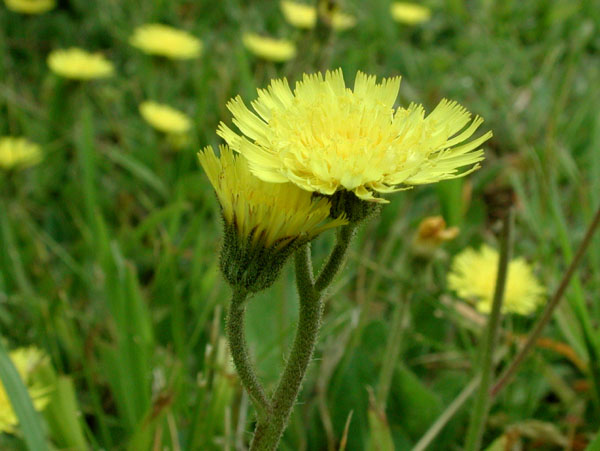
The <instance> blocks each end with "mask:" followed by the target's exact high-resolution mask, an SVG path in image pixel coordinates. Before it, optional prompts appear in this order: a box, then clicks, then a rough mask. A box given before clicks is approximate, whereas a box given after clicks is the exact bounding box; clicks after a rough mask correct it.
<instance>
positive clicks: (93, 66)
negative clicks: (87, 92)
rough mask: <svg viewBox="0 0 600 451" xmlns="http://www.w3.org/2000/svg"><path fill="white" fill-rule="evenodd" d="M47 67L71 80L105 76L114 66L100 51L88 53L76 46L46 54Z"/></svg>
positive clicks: (110, 73)
mask: <svg viewBox="0 0 600 451" xmlns="http://www.w3.org/2000/svg"><path fill="white" fill-rule="evenodd" d="M48 67H50V69H51V70H52V72H54V73H56V74H58V75H60V76H61V77H65V78H71V79H73V80H92V79H95V78H106V77H110V76H112V75H113V74H114V71H115V68H114V66H113V65H112V63H111V62H110V61H108V60H107V59H106V58H105V57H104V56H103V55H102V54H100V53H89V52H86V51H85V50H82V49H80V48H77V47H71V48H69V49H61V50H54V51H53V52H51V53H50V55H48Z"/></svg>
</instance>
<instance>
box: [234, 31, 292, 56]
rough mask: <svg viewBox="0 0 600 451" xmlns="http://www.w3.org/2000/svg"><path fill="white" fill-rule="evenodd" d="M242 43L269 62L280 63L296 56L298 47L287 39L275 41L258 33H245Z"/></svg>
mask: <svg viewBox="0 0 600 451" xmlns="http://www.w3.org/2000/svg"><path fill="white" fill-rule="evenodd" d="M242 42H243V43H244V46H245V47H246V48H247V49H248V50H249V51H250V52H252V53H254V54H255V55H256V56H258V57H260V58H263V59H266V60H269V61H275V62H278V63H280V62H283V61H288V60H290V59H292V58H293V57H294V56H296V46H295V45H294V43H293V42H292V41H288V40H287V39H274V38H270V37H267V36H261V35H259V34H256V33H244V34H243V35H242Z"/></svg>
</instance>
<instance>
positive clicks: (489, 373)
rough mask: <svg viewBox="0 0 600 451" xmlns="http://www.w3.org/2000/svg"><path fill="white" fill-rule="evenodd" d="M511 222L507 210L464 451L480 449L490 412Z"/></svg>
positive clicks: (509, 251) (510, 210)
mask: <svg viewBox="0 0 600 451" xmlns="http://www.w3.org/2000/svg"><path fill="white" fill-rule="evenodd" d="M512 220H513V213H512V209H511V208H509V209H508V211H507V212H506V216H505V217H504V221H503V227H502V240H501V243H500V258H499V262H498V274H497V276H496V288H495V290H494V300H493V303H492V311H491V313H490V317H489V319H488V324H487V330H486V332H487V334H486V337H485V340H484V342H483V343H482V348H481V358H480V362H479V374H480V385H479V390H478V392H477V396H476V398H475V404H474V406H473V410H472V411H471V420H470V422H469V429H468V430H467V440H466V443H465V451H477V450H479V448H480V447H481V439H482V438H483V432H484V429H485V423H486V420H487V416H488V412H489V408H490V396H489V388H490V385H491V383H492V380H493V378H494V360H493V353H494V348H495V346H496V342H497V340H498V330H499V328H500V320H501V319H502V314H501V309H502V301H503V299H504V288H505V286H506V279H507V277H508V262H509V261H510V253H511V235H512Z"/></svg>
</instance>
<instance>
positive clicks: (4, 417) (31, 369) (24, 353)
mask: <svg viewBox="0 0 600 451" xmlns="http://www.w3.org/2000/svg"><path fill="white" fill-rule="evenodd" d="M10 358H11V360H12V362H13V364H14V365H15V368H16V369H17V372H18V373H19V376H21V379H22V380H23V383H24V384H25V387H27V391H28V392H29V396H30V397H31V401H32V402H33V406H34V408H35V410H37V411H40V410H43V409H44V408H45V407H46V405H47V404H48V402H49V401H50V392H51V390H52V388H51V387H48V386H44V385H41V384H40V383H38V382H35V381H34V378H33V377H32V375H33V373H35V371H36V370H37V369H38V368H40V366H41V365H45V364H47V363H48V362H49V360H48V356H46V355H45V354H44V353H42V351H40V350H39V349H36V348H19V349H16V350H14V351H12V352H11V353H10ZM18 424H19V420H18V419H17V415H16V414H15V412H14V410H13V407H12V404H11V402H10V399H9V397H8V393H6V390H4V386H3V385H2V382H0V433H2V432H9V433H11V432H14V430H15V427H16V426H17V425H18Z"/></svg>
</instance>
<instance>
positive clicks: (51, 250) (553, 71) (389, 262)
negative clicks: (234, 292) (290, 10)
mask: <svg viewBox="0 0 600 451" xmlns="http://www.w3.org/2000/svg"><path fill="white" fill-rule="evenodd" d="M427 4H428V5H429V6H430V7H431V8H432V11H433V16H432V19H431V20H430V21H429V22H427V23H425V24H423V25H420V26H416V27H412V26H407V25H401V24H397V23H394V22H393V21H392V19H391V17H390V15H389V2H388V1H387V0H373V1H370V2H366V1H364V2H359V1H358V0H355V1H348V2H346V3H345V4H344V10H347V11H348V12H350V13H351V14H353V15H355V16H356V17H357V19H358V23H357V25H356V27H355V28H353V29H350V30H348V31H344V32H339V33H336V34H335V36H334V37H333V40H332V42H331V48H330V49H328V51H329V52H330V57H329V60H328V61H327V64H326V66H327V68H337V67H342V68H343V70H344V72H345V73H346V74H354V73H355V72H356V70H363V71H365V72H367V73H371V74H377V75H378V76H379V77H381V76H393V75H402V77H403V81H402V85H401V88H400V100H401V103H402V104H403V105H407V104H408V103H410V102H419V103H423V104H424V105H425V106H426V107H427V108H428V109H431V108H432V107H433V106H434V105H435V104H437V102H438V101H439V100H440V99H441V98H442V97H447V98H450V99H453V100H457V101H458V102H460V103H461V104H463V105H464V106H465V107H467V108H468V109H469V110H470V111H472V112H474V113H476V114H478V115H481V116H482V117H484V118H485V119H486V122H485V124H484V126H485V127H486V128H485V129H486V130H487V129H490V130H493V131H494V137H493V138H492V140H490V141H489V142H488V143H487V144H486V145H485V146H484V147H485V149H486V159H485V160H484V162H483V165H482V169H480V170H479V171H476V172H475V173H473V174H472V175H470V176H468V177H467V178H466V179H464V180H460V181H452V182H444V183H442V184H439V185H437V186H422V187H417V188H415V189H412V190H408V191H403V192H400V193H397V194H395V195H393V196H390V200H391V204H390V205H388V206H386V207H385V208H384V209H383V210H382V213H381V215H380V216H379V217H377V218H375V219H374V220H372V221H371V222H369V223H368V224H366V225H365V226H363V227H362V228H361V229H360V230H359V232H358V237H357V239H356V240H355V241H354V243H353V247H352V250H351V254H350V258H349V261H348V264H347V267H346V269H345V271H343V273H342V274H341V276H340V277H338V278H337V279H336V281H335V283H334V285H333V286H332V288H331V289H330V291H329V294H328V298H327V304H326V311H325V318H324V324H323V328H322V331H321V335H320V338H319V343H318V345H317V353H316V356H315V359H314V362H313V363H312V366H311V367H310V369H309V373H308V376H307V379H306V381H305V383H304V388H303V391H302V393H301V395H300V399H299V402H298V404H297V405H296V408H295V410H294V413H293V414H292V418H291V421H290V426H289V427H288V430H287V431H286V433H285V436H284V438H283V441H282V444H281V449H286V450H297V449H307V450H319V449H328V450H332V449H339V446H340V442H341V441H345V443H346V445H345V446H346V449H348V450H363V449H372V450H376V449H379V450H387V449H391V448H390V447H391V446H392V445H391V442H393V446H395V448H396V449H399V450H402V449H411V448H412V447H413V446H414V445H415V444H416V443H417V442H418V441H419V439H420V438H421V437H422V436H423V434H425V433H426V431H427V430H428V428H429V427H430V426H431V425H432V424H433V423H434V422H435V420H436V419H437V418H438V417H439V416H440V415H442V414H443V413H444V411H445V409H446V408H447V407H448V406H449V405H450V404H451V402H452V401H453V400H454V399H455V398H456V397H457V396H458V395H459V393H460V392H461V390H463V389H464V388H465V387H466V386H467V385H468V384H469V383H470V382H471V381H472V379H473V377H474V374H475V370H476V362H477V352H478V351H477V348H478V344H479V342H480V340H481V337H482V336H483V319H484V318H485V317H483V316H481V315H480V314H478V313H477V312H476V311H475V310H473V309H466V308H465V306H466V305H467V304H463V303H461V302H460V301H458V300H456V298H455V295H454V294H453V293H451V292H450V291H449V290H448V289H447V287H446V282H445V277H446V273H447V272H448V268H449V265H450V256H452V255H454V254H456V253H457V252H459V251H460V250H461V249H463V248H464V247H466V246H478V245H479V244H480V243H481V242H484V241H485V242H490V243H492V244H494V245H496V246H497V229H495V228H494V227H493V225H492V224H493V222H494V221H493V220H491V219H490V218H492V219H493V217H494V205H495V204H494V199H497V198H498V193H502V190H503V189H505V188H506V187H510V188H512V189H513V190H514V192H515V197H516V204H515V207H516V208H515V209H516V222H515V227H514V251H513V253H514V255H518V256H523V257H525V258H526V259H527V260H528V261H530V262H532V263H533V264H534V267H535V270H536V274H537V275H538V277H539V279H540V280H541V281H542V282H543V283H544V285H545V286H546V287H548V292H549V293H551V292H552V291H553V290H554V289H555V288H556V286H557V284H558V282H559V280H560V278H561V276H562V274H563V273H564V271H565V268H566V267H567V265H568V263H569V261H570V260H571V259H572V257H573V255H574V252H575V250H576V248H577V246H578V244H579V242H580V241H581V239H582V237H583V234H584V232H585V230H586V227H587V225H588V223H589V222H590V220H591V218H592V216H593V214H594V211H595V209H596V208H597V207H598V193H600V158H599V157H598V156H599V152H600V116H599V115H598V104H599V102H600V64H598V63H599V61H600V58H599V55H600V39H599V34H598V27H599V24H600V8H598V7H597V6H598V5H597V2H594V1H591V0H590V1H583V0H582V1H578V2H575V1H570V0H557V1H554V2H515V1H506V2H501V3H495V2H489V1H479V2H462V1H460V0H447V1H446V2H444V1H441V0H439V1H434V0H432V1H431V2H427ZM148 22H163V23H169V24H171V25H173V26H176V27H179V28H184V29H186V30H187V31H189V32H191V33H192V34H194V35H195V36H197V37H199V38H200V39H202V41H203V43H204V52H203V54H202V56H201V57H200V58H198V59H193V60H189V61H168V60H163V59H158V58H155V57H151V56H148V55H145V54H143V53H141V52H139V51H138V50H137V49H135V48H133V47H131V46H130V45H129V44H128V42H127V41H128V38H129V36H130V34H131V33H132V30H133V29H134V28H135V27H136V26H138V25H141V24H143V23H148ZM241 31H257V32H268V33H269V34H271V35H273V36H278V37H286V38H291V39H294V40H296V41H297V42H298V43H299V45H305V46H306V48H307V49H308V50H307V52H306V54H310V51H311V47H310V43H312V42H315V40H314V37H313V36H312V34H311V33H310V32H308V33H307V32H301V31H298V30H294V29H293V28H292V27H291V26H289V25H288V24H286V23H285V22H284V20H283V17H282V15H281V12H280V10H279V5H278V2H270V1H269V2H258V1H254V2H241V1H235V0H226V1H223V2H186V1H183V0H175V1H169V2H167V1H154V2H152V1H135V2H116V1H109V0H102V1H98V2H87V1H84V0H70V1H64V2H63V1H61V2H59V6H58V8H57V9H55V10H53V11H51V12H49V13H46V14H44V15H40V16H23V15H18V14H16V13H13V12H10V11H8V10H7V9H6V8H4V6H2V8H1V9H0V135H15V136H21V135H22V136H27V137H28V138H29V139H31V140H33V141H35V142H37V143H39V144H40V145H41V146H42V148H43V151H44V159H43V161H42V162H41V163H40V164H38V165H37V166H35V167H32V168H29V169H27V170H23V171H14V172H13V171H10V172H9V171H4V172H0V331H1V334H2V340H3V342H4V346H5V347H7V348H10V349H13V348H16V347H20V346H26V345H35V346H37V347H39V348H41V349H43V350H44V351H45V352H47V353H48V355H49V356H50V357H51V361H52V365H53V367H54V368H55V370H56V373H57V374H58V375H60V377H64V376H68V378H67V379H61V380H62V381H63V382H62V383H61V384H62V385H60V386H61V387H62V388H61V390H63V391H64V393H67V394H66V395H64V397H63V396H61V397H60V399H61V400H63V402H71V403H72V404H73V405H72V406H71V407H70V408H65V409H64V410H63V411H62V412H63V413H62V414H63V415H64V422H69V424H72V425H73V426H72V427H70V428H64V427H63V428H61V427H60V424H61V421H60V415H61V409H58V411H57V409H51V410H52V411H51V412H45V414H44V417H45V418H46V420H45V424H46V426H45V428H46V429H45V430H46V434H47V435H48V437H49V439H50V441H51V442H52V443H53V445H54V446H55V447H56V448H58V449H77V447H78V446H79V447H81V446H84V447H85V446H89V447H91V448H94V449H101V448H103V449H132V450H138V449H139V450H144V449H161V448H162V449H174V450H175V449H190V450H196V449H198V450H200V449H206V450H210V449H243V447H244V445H245V444H247V443H248V441H249V438H250V436H251V431H252V430H253V422H254V420H255V419H254V416H253V415H254V412H253V409H252V408H251V405H250V403H249V400H248V398H247V395H246V394H245V393H244V392H243V390H242V389H241V386H240V384H239V382H238V380H237V379H236V377H235V372H234V371H233V368H232V366H231V364H230V362H229V357H228V354H227V351H226V345H225V341H224V327H223V326H224V323H223V321H224V312H225V311H226V308H227V301H228V299H229V297H230V289H229V288H228V287H227V285H226V284H225V282H224V281H223V280H222V278H221V276H220V274H219V272H218V258H217V255H218V250H219V243H220V236H221V222H220V221H221V220H220V218H219V207H218V203H217V201H216V199H215V197H214V194H213V191H212V188H211V187H210V184H209V182H208V180H207V178H206V176H205V175H204V173H203V172H202V170H201V169H200V168H199V165H198V162H197V157H196V152H197V151H198V150H199V149H200V147H202V146H205V145H208V144H211V145H213V146H215V147H216V145H217V144H219V143H220V141H219V139H218V138H217V136H216V134H215V129H216V127H217V124H218V122H219V121H220V120H225V121H230V115H229V113H228V112H227V110H226V108H225V105H226V103H227V101H228V100H229V99H230V98H231V97H233V96H234V95H237V94H240V95H242V96H243V97H244V98H246V99H253V98H254V97H255V92H256V91H255V89H256V88H257V87H264V86H266V84H267V83H268V81H269V79H271V78H274V77H280V76H287V77H288V78H289V79H290V80H294V81H295V80H297V79H298V78H299V77H300V76H301V71H313V70H315V69H317V68H316V67H315V64H314V62H313V61H309V58H307V57H304V56H305V54H302V53H300V57H299V58H298V59H296V60H293V61H291V62H289V63H285V64H273V63H270V62H265V61H260V60H257V59H256V58H255V57H253V56H252V55H251V54H248V53H247V51H246V50H245V49H244V47H243V46H242V43H241V39H240V36H241ZM70 46H80V47H82V48H85V49H87V50H90V51H102V52H103V53H104V54H105V55H106V56H107V57H108V58H109V59H110V60H111V61H113V62H114V64H115V66H116V76H114V77H112V78H109V79H106V80H98V81H93V82H89V83H75V82H69V81H66V80H63V79H60V78H59V77H57V76H56V75H54V74H52V73H51V72H50V71H49V69H48V67H47V65H46V57H47V55H48V53H49V52H50V51H51V50H53V49H56V48H62V47H70ZM321 63H322V62H320V63H319V64H321ZM351 76H353V75H351ZM347 81H348V82H350V81H351V80H347ZM145 100H155V101H159V102H164V103H167V104H169V105H172V106H173V107H175V108H178V109H180V110H182V111H184V112H186V113H187V114H188V115H189V116H191V117H192V118H193V122H194V126H193V128H192V131H191V133H190V137H189V141H188V142H187V143H186V144H185V145H184V146H183V147H182V148H180V149H175V148H174V146H173V145H172V143H171V142H169V140H168V139H166V137H165V136H164V135H161V134H160V133H158V132H156V131H155V130H153V129H151V128H150V126H149V125H148V124H147V123H145V122H144V121H143V119H142V118H141V116H140V114H139V112H138V105H139V104H140V103H141V102H143V101H145ZM594 193H596V194H594ZM441 213H443V214H444V216H445V217H446V219H447V220H448V222H449V223H450V224H452V225H457V226H459V227H460V234H459V236H458V238H456V239H455V240H454V241H452V242H450V243H448V244H446V245H444V252H443V255H441V256H440V257H439V258H435V259H430V260H427V261H423V260H420V261H415V259H414V257H413V256H412V253H411V241H412V236H413V235H414V233H415V231H416V229H417V226H418V224H419V222H420V221H421V220H422V219H423V218H424V217H425V216H431V215H436V214H441ZM332 243H333V233H331V232H329V233H326V234H324V235H323V236H321V237H319V238H318V239H317V240H316V241H315V242H314V243H313V253H314V254H315V256H316V260H317V263H316V267H319V265H320V263H321V262H323V260H324V258H325V256H326V254H327V252H328V250H329V249H330V248H331V245H332ZM288 266H291V265H288ZM599 290H600V239H598V238H597V237H596V238H595V239H594V241H593V242H592V244H591V247H590V249H589V251H588V253H587V255H586V257H585V258H584V261H583V263H582V264H581V266H580V269H579V271H578V273H577V274H576V275H575V277H574V279H573V281H572V283H571V285H570V287H569V289H568V290H567V293H566V297H565V300H564V302H563V303H562V304H561V305H560V307H559V309H558V310H557V312H556V313H555V315H554V321H553V322H552V323H551V325H550V327H548V328H547V329H546V330H545V332H544V336H543V341H540V343H539V346H538V347H537V348H536V350H535V353H534V354H533V356H532V357H531V358H530V359H529V360H528V361H527V362H526V364H525V365H524V366H523V367H522V368H521V371H520V372H519V374H518V375H517V376H516V378H515V379H514V381H513V382H512V384H511V385H509V386H508V387H507V388H506V389H505V390H504V391H503V392H502V393H501V394H500V396H499V397H498V398H497V400H496V401H495V402H494V404H493V405H492V408H491V415H490V418H489V422H488V424H487V429H486V433H485V435H484V444H485V445H486V446H488V445H490V444H491V443H492V442H494V441H495V440H497V439H499V438H502V437H504V438H505V439H506V438H508V439H509V440H523V442H524V444H525V449H530V448H533V447H534V446H542V447H543V448H544V449H584V448H585V446H586V444H587V443H588V442H590V441H591V440H592V438H593V437H594V436H595V434H596V433H597V431H598V429H599V428H600V424H599V423H600V420H599V419H600V398H599V396H600V392H598V389H599V388H600V369H599V368H598V360H597V357H598V354H599V353H600V329H599V327H600V326H599V325H598V318H600V303H599V302H598V299H597V296H596V294H597V293H598V292H599ZM457 305H461V306H463V308H457ZM297 310H298V307H297V299H296V294H295V287H294V282H293V277H292V271H291V269H290V268H289V267H286V269H285V270H284V274H283V277H282V279H281V280H279V281H278V282H277V283H276V285H274V286H273V287H272V288H271V289H269V290H268V291H266V292H263V293H260V294H258V295H256V296H255V297H254V298H253V299H252V300H251V302H250V303H249V305H248V318H247V339H248V343H249V344H250V347H251V350H252V355H253V357H254V359H255V361H256V363H257V367H258V373H259V375H260V377H261V378H262V379H263V380H264V381H265V384H266V387H267V388H268V389H272V388H273V386H274V384H275V383H276V381H277V377H278V375H279V373H280V371H281V369H282V367H283V364H284V363H285V359H286V355H287V352H288V349H289V345H290V343H291V340H292V338H293V332H294V327H295V322H296V320H297ZM397 312H400V313H397ZM535 318H536V315H531V316H529V317H518V316H514V315H507V316H506V317H505V318H504V319H503V321H502V324H501V332H500V341H499V344H498V346H497V349H496V355H495V359H496V361H497V363H498V365H499V366H505V365H506V364H507V363H508V362H510V360H511V357H513V356H514V355H515V353H516V351H517V344H518V342H519V340H520V339H521V338H522V336H524V335H526V333H527V331H528V330H529V329H530V328H531V326H532V325H533V323H534V321H535ZM398 326H399V327H398ZM389 337H393V343H392V344H393V345H390V344H389ZM390 351H391V352H393V353H397V354H398V356H399V359H398V364H397V365H396V366H395V367H394V368H392V371H393V372H392V374H391V375H387V376H385V375H384V376H382V375H381V371H382V368H383V367H385V365H384V362H385V361H386V360H387V359H389V358H390V355H389V352H390ZM386 378H387V379H386ZM382 380H383V381H384V382H383V383H384V384H388V385H389V388H388V389H387V396H385V398H386V402H384V403H383V404H384V405H385V410H382V409H381V405H380V403H378V400H377V398H378V396H380V395H379V394H378V393H379V392H380V390H381V389H380V388H379V387H380V384H381V383H382V382H381V381H382ZM386 381H387V382H386ZM63 391H60V393H63ZM384 391H385V390H384ZM370 393H373V396H370ZM65 399H68V400H70V401H64V400H65ZM470 406H471V404H470V401H466V404H465V405H464V407H463V408H461V409H458V411H457V412H456V414H454V415H452V417H451V418H450V422H449V424H448V426H447V427H445V428H443V429H442V430H441V432H440V433H439V435H437V437H435V439H434V441H433V443H431V444H430V445H429V447H428V448H427V449H439V450H449V449H461V447H462V445H463V441H464V436H465V432H466V429H467V425H468V419H469V411H470ZM77 411H80V412H81V415H80V416H77V415H75V413H76V412H77ZM67 412H71V413H72V414H73V415H70V414H68V413H67ZM383 413H385V417H384V415H383ZM69 415H70V416H69ZM350 416H351V418H350ZM57 418H58V421H57ZM347 421H349V427H348V428H346V429H345V425H346V423H347ZM77 429H80V430H81V431H82V434H77V433H74V432H73V431H75V430H77ZM24 430H25V424H24V425H23V429H22V431H24ZM24 443H25V442H24V440H23V435H22V433H20V432H17V433H15V434H2V435H0V448H2V449H22V448H23V446H24ZM83 443H85V445H84V444H83ZM496 443H499V442H496ZM595 443H598V439H596V441H595ZM596 446H597V445H596ZM590 449H597V448H592V445H590Z"/></svg>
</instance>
